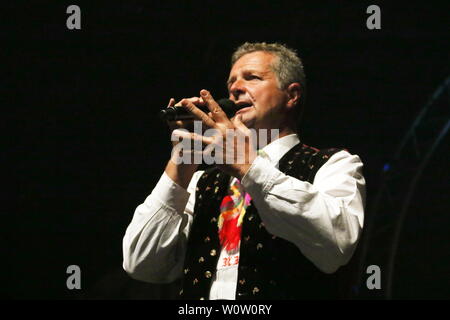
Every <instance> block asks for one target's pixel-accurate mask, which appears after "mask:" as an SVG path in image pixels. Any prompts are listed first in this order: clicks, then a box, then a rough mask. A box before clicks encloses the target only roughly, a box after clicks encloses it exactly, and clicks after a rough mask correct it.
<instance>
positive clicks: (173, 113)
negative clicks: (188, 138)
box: [159, 99, 240, 121]
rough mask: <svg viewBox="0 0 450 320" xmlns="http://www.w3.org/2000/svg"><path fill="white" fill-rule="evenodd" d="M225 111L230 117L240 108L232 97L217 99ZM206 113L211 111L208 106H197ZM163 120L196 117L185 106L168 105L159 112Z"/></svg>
mask: <svg viewBox="0 0 450 320" xmlns="http://www.w3.org/2000/svg"><path fill="white" fill-rule="evenodd" d="M217 103H218V104H219V106H220V107H221V108H222V110H223V112H225V113H226V115H227V117H228V118H231V117H232V116H234V114H235V113H236V112H237V111H238V110H239V109H240V108H239V107H238V106H237V105H236V104H235V103H234V102H233V101H231V100H230V99H220V100H218V101H217ZM197 108H199V109H200V110H202V111H203V112H204V113H206V114H207V113H208V112H210V110H209V109H208V107H207V106H200V107H197ZM159 117H160V118H161V120H166V121H176V120H191V119H195V117H194V115H193V114H192V113H190V112H189V111H188V110H186V109H185V108H183V107H167V108H165V109H163V110H161V111H160V112H159Z"/></svg>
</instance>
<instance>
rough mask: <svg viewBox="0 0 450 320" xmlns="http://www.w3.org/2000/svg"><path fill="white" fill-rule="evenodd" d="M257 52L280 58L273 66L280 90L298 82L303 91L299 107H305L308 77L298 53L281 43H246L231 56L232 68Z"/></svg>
mask: <svg viewBox="0 0 450 320" xmlns="http://www.w3.org/2000/svg"><path fill="white" fill-rule="evenodd" d="M256 51H263V52H269V53H272V54H273V55H275V56H276V57H278V59H277V61H276V62H274V63H273V65H272V70H273V72H274V73H275V75H276V76H277V79H278V85H279V87H280V89H286V88H287V87H288V86H289V85H290V84H291V83H293V82H298V83H299V84H300V87H301V91H302V92H301V97H300V102H299V105H300V106H301V107H303V105H304V103H305V97H306V76H305V72H304V70H303V63H302V61H301V60H300V58H299V57H298V55H297V52H296V51H295V50H294V49H291V48H288V47H287V46H286V45H283V44H279V43H265V42H255V43H250V42H246V43H244V44H242V45H241V46H239V47H238V48H237V49H236V51H234V53H233V55H232V56H231V66H233V65H234V64H235V62H236V61H237V60H239V59H240V58H241V57H242V56H243V55H245V54H247V53H252V52H256ZM302 109H303V108H302Z"/></svg>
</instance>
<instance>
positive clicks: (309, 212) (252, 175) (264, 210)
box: [242, 151, 365, 273]
mask: <svg viewBox="0 0 450 320" xmlns="http://www.w3.org/2000/svg"><path fill="white" fill-rule="evenodd" d="M362 168H363V164H362V162H361V160H360V158H359V157H358V156H357V155H351V154H350V153H348V152H347V151H339V152H337V153H335V154H334V155H333V156H331V157H330V159H328V161H327V162H326V163H325V164H324V165H323V166H322V167H321V168H320V169H319V170H318V171H317V173H316V176H315V179H314V182H313V183H312V184H311V183H309V182H306V181H302V180H299V179H296V178H293V177H291V176H287V175H285V174H284V173H282V172H281V171H279V170H278V169H277V168H276V167H275V166H274V165H273V164H271V163H270V161H269V160H267V159H265V158H262V157H260V156H258V157H256V159H255V160H254V162H253V163H252V166H251V167H250V169H249V170H248V172H247V173H246V175H245V176H244V178H243V179H242V184H243V185H244V187H245V189H246V190H247V192H248V193H249V194H250V195H251V197H252V199H253V203H254V204H255V206H256V207H257V209H258V212H259V215H260V217H261V220H262V221H263V222H264V225H265V227H266V229H267V230H268V231H269V232H270V233H272V234H273V235H275V236H279V237H281V238H283V239H286V240H288V241H290V242H292V243H294V244H295V245H296V246H297V247H298V248H299V249H300V250H301V252H302V253H303V254H304V255H305V256H306V257H307V258H308V259H309V260H310V261H311V262H313V263H314V264H315V265H316V266H317V267H318V268H319V269H320V270H322V271H323V272H326V273H333V272H335V271H336V270H337V269H338V268H339V267H340V266H341V265H344V264H346V263H347V262H348V261H349V259H350V258H351V256H352V255H353V252H354V250H355V248H356V245H357V242H358V240H359V238H360V234H361V231H362V228H363V223H364V202H365V180H364V177H363V175H362Z"/></svg>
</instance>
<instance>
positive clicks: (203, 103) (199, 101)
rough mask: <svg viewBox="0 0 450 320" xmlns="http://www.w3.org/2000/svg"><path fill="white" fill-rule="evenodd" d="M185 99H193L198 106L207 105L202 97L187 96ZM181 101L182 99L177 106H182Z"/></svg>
mask: <svg viewBox="0 0 450 320" xmlns="http://www.w3.org/2000/svg"><path fill="white" fill-rule="evenodd" d="M185 99H186V100H189V101H191V102H192V103H193V104H195V105H196V106H204V105H205V101H204V100H203V99H202V98H201V97H191V98H185ZM181 101H182V100H180V101H179V102H178V103H177V104H176V105H175V106H177V107H179V106H181Z"/></svg>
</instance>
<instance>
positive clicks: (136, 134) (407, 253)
mask: <svg viewBox="0 0 450 320" xmlns="http://www.w3.org/2000/svg"><path fill="white" fill-rule="evenodd" d="M216 2H217V1H213V2H207V1H204V2H199V1H166V2H164V4H162V3H157V2H153V1H141V2H138V1H126V2H125V1H123V2H119V1H103V2H102V1H96V2H95V4H92V3H87V2H86V3H84V2H68V1H55V2H54V3H45V2H38V1H29V2H27V4H20V5H19V4H17V3H14V4H12V3H9V4H5V6H6V7H5V9H4V10H5V13H6V15H7V17H6V20H5V21H6V22H7V23H6V25H5V26H4V27H3V28H2V30H1V35H2V38H3V40H4V41H2V42H3V45H2V47H3V50H2V51H3V53H2V56H4V58H5V59H4V60H3V61H4V66H5V67H6V71H5V73H4V75H5V76H4V80H6V84H5V86H4V88H6V92H5V94H4V95H3V97H4V98H6V100H5V99H3V100H4V103H3V105H4V106H5V107H6V108H5V110H6V112H5V115H4V118H3V119H4V121H5V124H6V126H5V128H6V132H5V134H4V137H5V140H6V143H5V146H6V157H5V160H6V162H5V163H6V165H5V166H4V168H5V169H6V172H5V177H7V176H8V177H11V178H12V179H11V180H9V179H5V180H4V184H3V185H4V187H5V192H4V195H5V196H6V200H7V201H6V202H5V204H7V205H5V206H4V210H2V211H3V216H4V222H5V223H4V226H5V231H4V235H5V237H4V240H3V241H2V242H3V246H4V249H3V250H2V251H3V253H4V261H3V262H2V269H3V272H2V275H3V276H4V280H3V281H2V290H1V291H2V296H3V297H5V298H13V299H71V298H86V299H90V298H114V299H115V298H119V299H129V298H130V299H131V298H133V299H135V298H144V299H145V298H158V297H165V296H164V293H165V290H167V288H166V287H165V286H153V285H146V284H143V283H138V282H137V281H134V280H131V279H129V278H128V277H127V276H126V275H125V273H124V272H123V271H122V269H121V263H122V253H121V241H122V237H123V234H124V232H125V229H126V227H127V225H128V223H129V222H130V220H131V217H132V215H133V212H134V209H135V207H136V206H137V205H138V204H140V203H142V202H143V201H144V199H145V197H146V196H147V195H148V194H149V193H150V191H151V190H152V188H153V186H154V185H155V183H156V182H157V180H158V179H159V176H160V175H161V173H162V170H163V168H164V166H165V163H166V161H167V160H168V156H169V153H170V143H169V141H168V140H169V138H168V131H167V129H166V127H165V124H163V123H161V122H160V121H159V119H158V118H157V111H158V110H159V109H161V108H162V107H164V106H166V105H167V102H168V100H169V98H170V97H174V98H176V99H181V98H183V97H191V96H196V95H198V94H199V91H200V89H202V88H205V89H208V90H210V91H211V92H212V94H213V96H215V97H216V98H220V97H224V96H226V87H225V81H226V78H227V76H228V71H229V67H230V65H229V60H230V55H231V53H232V51H233V50H234V49H235V48H236V47H237V46H238V45H239V44H241V43H243V42H245V41H266V42H273V41H276V42H281V43H286V44H287V45H289V46H291V47H293V48H295V49H297V50H298V52H299V54H300V56H301V57H302V59H303V62H304V65H305V71H306V75H307V81H308V98H307V110H306V114H305V117H304V121H303V125H302V130H301V132H300V136H301V138H302V140H303V141H304V142H305V143H307V144H309V145H312V146H315V147H318V148H322V147H345V148H347V149H349V150H350V151H351V152H352V153H356V154H358V155H360V157H361V158H362V160H363V162H364V164H365V176H366V179H367V183H368V203H369V204H370V201H371V199H373V195H374V194H375V193H376V192H377V190H378V188H379V182H380V179H379V173H380V172H381V170H382V167H383V165H384V163H385V162H386V161H387V160H389V159H391V158H392V155H393V153H394V152H395V150H396V147H397V146H398V144H399V142H400V139H401V137H402V136H403V134H404V132H405V131H406V129H407V128H408V127H409V125H410V124H411V122H412V121H413V120H414V118H415V117H416V116H417V114H418V113H419V111H420V110H421V108H422V107H423V105H424V104H425V103H426V101H427V100H428V98H429V96H430V95H431V94H432V92H433V91H434V90H435V88H436V87H437V86H438V85H439V84H440V83H441V82H442V81H443V80H444V79H445V78H446V77H447V76H448V75H449V50H448V40H449V33H448V20H449V19H448V11H449V6H448V5H447V6H445V5H443V3H444V2H436V3H434V4H432V3H429V2H423V1H416V2H407V3H400V2H397V1H395V2H394V1H391V2H386V3H385V2H367V1H320V4H319V1H315V2H313V1H310V2H305V1H292V2H278V1H271V2H266V1H248V2H245V3H242V2H228V1H227V2H223V3H222V4H220V5H219V4H217V3H218V2H217V3H216ZM212 3H214V4H212ZM70 4H78V5H79V6H80V8H81V19H82V20H81V24H82V29H81V30H68V29H67V28H66V19H67V17H68V14H66V8H67V7H68V6H69V5H70ZM370 4H378V5H379V6H380V7H381V14H382V15H381V24H382V29H381V30H368V29H367V28H366V19H367V17H368V16H369V15H368V14H367V13H366V8H367V7H368V5H370ZM447 107H448V106H447ZM445 143H446V144H447V143H448V139H446V141H445ZM446 144H445V145H446ZM438 154H439V157H437V158H436V159H435V161H434V162H433V163H432V164H433V165H430V166H429V168H427V175H426V178H427V179H428V180H427V181H422V182H421V183H420V187H419V189H418V191H417V192H416V197H415V199H421V197H422V199H425V198H426V199H427V203H425V201H418V203H417V206H415V207H416V208H420V210H418V211H420V212H422V213H423V212H425V213H426V215H422V216H420V218H419V217H414V215H412V218H409V220H408V221H411V223H410V227H408V228H409V229H408V230H410V231H409V233H407V234H410V235H411V238H412V239H414V240H415V242H414V244H411V241H410V240H409V239H405V240H404V241H403V242H402V247H401V248H402V250H401V254H402V255H403V258H402V259H403V260H402V261H403V262H404V264H405V265H406V266H407V267H405V270H409V271H408V272H406V271H405V272H406V273H405V276H403V277H401V276H399V277H398V278H397V279H398V281H399V282H398V285H397V287H398V288H397V291H396V294H395V295H394V297H396V298H443V297H446V298H448V297H449V294H448V290H446V288H448V284H449V282H448V281H449V280H448V278H447V277H448V268H447V267H448V266H449V263H448V251H449V245H448V240H449V238H448V237H447V236H446V232H447V231H446V230H447V229H448V227H447V226H448V225H449V218H448V210H447V209H448V207H449V205H448V199H447V197H446V196H445V195H446V194H448V182H447V181H448V169H446V166H447V165H448V160H447V159H448V155H449V153H448V148H447V147H442V148H441V149H439V153H438ZM8 160H12V161H11V163H9V162H8ZM435 195H438V196H437V198H436V197H434V196H435ZM443 202H444V203H443ZM430 217H432V218H430ZM392 219H395V217H393V218H392ZM424 223H425V224H426V226H427V228H426V230H423V229H420V226H423V225H424ZM436 232H437V234H439V235H440V238H437V237H436V238H433V237H431V235H434V234H436ZM430 237H431V238H430ZM433 239H434V240H433ZM386 245H387V244H385V243H379V244H376V245H375V246H374V247H373V248H372V250H375V251H376V250H385V247H384V246H386ZM425 253H426V254H425ZM374 256H376V255H374ZM442 258H446V259H447V260H445V259H444V260H443V259H442ZM377 263H378V262H377V261H373V260H372V261H368V263H367V264H377ZM72 264H75V265H79V266H80V268H81V270H82V290H80V291H76V290H75V291H70V290H68V289H67V288H66V278H67V276H68V275H67V274H66V268H67V266H69V265H72ZM430 284H433V286H431V285H430ZM367 297H368V298H370V297H371V296H370V294H369V295H368V296H367ZM373 297H374V298H375V297H379V295H377V294H374V295H373Z"/></svg>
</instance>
